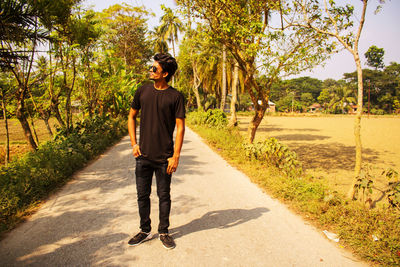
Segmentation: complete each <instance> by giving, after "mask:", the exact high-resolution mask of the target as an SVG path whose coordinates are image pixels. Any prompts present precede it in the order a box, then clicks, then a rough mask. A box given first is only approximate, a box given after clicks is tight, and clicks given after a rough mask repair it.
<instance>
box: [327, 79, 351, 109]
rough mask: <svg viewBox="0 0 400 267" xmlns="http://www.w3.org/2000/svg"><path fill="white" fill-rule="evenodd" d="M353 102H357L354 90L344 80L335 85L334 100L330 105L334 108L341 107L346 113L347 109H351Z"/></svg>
mask: <svg viewBox="0 0 400 267" xmlns="http://www.w3.org/2000/svg"><path fill="white" fill-rule="evenodd" d="M351 103H353V104H354V103H356V98H355V97H354V90H353V89H352V88H350V87H349V86H348V85H346V84H345V83H344V82H342V83H340V84H338V85H337V86H335V87H334V91H333V93H332V100H331V102H330V104H329V106H330V107H331V108H333V109H336V108H338V107H339V108H340V109H341V110H342V113H346V112H345V109H346V108H347V109H349V108H350V104H351Z"/></svg>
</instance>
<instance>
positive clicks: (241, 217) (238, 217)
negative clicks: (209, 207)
mask: <svg viewBox="0 0 400 267" xmlns="http://www.w3.org/2000/svg"><path fill="white" fill-rule="evenodd" d="M266 212H269V209H267V208H263V207H260V208H254V209H249V210H246V209H228V210H216V211H210V212H207V213H206V214H204V215H203V216H202V217H200V218H198V219H194V220H193V221H191V222H189V223H187V224H185V225H181V226H179V227H176V228H173V229H171V230H170V233H171V235H173V237H174V238H175V239H178V238H180V237H182V236H184V235H188V234H191V233H195V232H200V231H204V230H210V229H225V228H230V227H234V226H237V225H239V224H242V223H246V222H248V221H251V220H255V219H257V218H259V217H260V216H262V215H263V213H266Z"/></svg>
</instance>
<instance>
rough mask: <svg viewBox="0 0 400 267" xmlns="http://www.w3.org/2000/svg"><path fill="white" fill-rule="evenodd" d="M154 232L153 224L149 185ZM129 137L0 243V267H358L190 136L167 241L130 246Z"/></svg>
mask: <svg viewBox="0 0 400 267" xmlns="http://www.w3.org/2000/svg"><path fill="white" fill-rule="evenodd" d="M152 191H153V193H152V214H151V218H152V222H153V231H154V230H156V229H157V225H158V205H157V203H158V200H157V196H156V188H155V181H154V179H153V188H152ZM138 225H139V216H138V212H137V203H136V188H135V184H134V158H133V156H132V155H131V148H130V142H129V137H125V138H124V139H123V140H122V141H121V142H119V143H118V144H117V145H115V146H114V147H113V148H112V149H110V150H109V151H108V152H106V153H105V154H104V155H103V156H101V157H100V158H99V159H98V160H96V161H95V162H93V163H91V164H90V165H89V166H87V167H86V168H85V169H83V170H82V171H80V172H79V173H77V174H76V175H75V179H74V180H72V181H71V182H70V183H68V184H67V185H66V186H65V187H64V188H63V189H62V190H60V191H59V192H57V193H56V194H54V195H53V196H52V197H51V198H50V199H49V200H48V201H47V202H46V203H45V204H44V205H43V206H42V207H41V208H40V210H39V211H38V212H37V213H35V214H34V215H33V216H32V217H31V218H30V219H28V221H27V222H25V223H22V224H21V225H20V226H19V227H17V228H16V229H14V230H13V231H11V232H10V233H8V234H7V235H6V236H5V238H3V239H2V240H1V241H0V265H1V266H27V265H29V266H78V265H79V266H364V265H366V264H365V263H363V262H360V261H358V260H356V259H355V258H354V257H353V256H352V255H351V254H350V253H348V252H347V251H344V250H343V249H341V248H340V247H339V246H338V245H337V244H336V243H334V242H332V241H330V240H328V239H327V238H325V236H323V234H322V232H321V231H319V230H317V229H315V228H314V227H312V226H310V225H308V224H307V223H306V222H304V221H303V220H302V219H301V218H300V217H299V216H297V215H294V214H293V213H292V212H290V211H289V210H288V209H287V208H286V207H285V206H284V205H282V204H280V203H279V202H278V201H276V200H274V199H271V198H270V197H269V196H268V195H266V194H264V193H263V192H262V191H261V190H260V189H259V188H258V187H257V186H256V185H254V184H252V183H251V182H250V181H249V179H248V178H247V177H246V176H245V175H243V174H242V173H240V172H239V171H237V170H236V169H234V168H232V167H231V166H229V164H228V163H227V162H226V161H224V160H223V159H222V158H221V157H220V156H218V155H217V154H216V153H214V152H213V151H212V150H211V149H210V148H209V147H208V146H206V145H205V144H204V143H203V142H202V141H201V139H200V138H199V137H198V136H197V135H196V134H195V133H193V132H192V131H191V130H190V129H188V128H187V131H186V135H185V141H184V146H183V150H182V155H181V161H180V165H179V167H178V171H177V172H176V173H175V174H174V176H173V181H172V211H171V227H170V233H171V234H172V235H173V237H174V238H175V241H176V244H177V247H176V248H175V249H174V250H166V249H164V247H163V246H162V245H161V242H160V241H159V240H158V239H157V238H153V239H152V240H150V241H148V242H146V243H143V244H141V245H140V246H137V247H129V246H128V244H127V242H128V240H129V239H130V237H131V236H132V235H133V234H135V233H136V232H137V231H138Z"/></svg>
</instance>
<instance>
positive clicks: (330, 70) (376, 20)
mask: <svg viewBox="0 0 400 267" xmlns="http://www.w3.org/2000/svg"><path fill="white" fill-rule="evenodd" d="M354 1H355V0H351V1H343V0H338V1H336V2H337V3H338V4H339V3H340V2H354ZM122 2H125V3H127V4H130V5H132V6H145V7H146V9H148V10H151V11H152V12H153V13H154V14H155V15H156V16H155V17H150V18H149V20H148V24H149V29H153V27H155V26H158V25H159V23H160V17H161V15H162V11H161V8H160V6H161V4H164V5H165V6H167V7H170V8H172V9H175V8H176V5H175V1H174V0H164V1H162V0H85V1H84V3H83V5H84V6H85V7H89V6H91V7H92V8H93V9H94V10H95V11H101V10H103V9H105V8H108V7H109V6H111V5H114V4H117V3H122ZM356 2H357V3H358V2H361V1H356ZM377 2H378V0H370V1H369V4H368V9H367V14H366V20H365V24H364V28H363V31H362V34H361V38H360V44H359V54H360V58H361V62H362V66H363V68H368V66H367V65H366V64H365V63H366V59H365V57H364V53H365V52H366V51H367V50H368V48H369V47H370V46H372V45H375V46H377V47H379V48H383V49H384V50H385V55H384V63H385V65H389V63H390V62H397V63H400V0H386V3H385V4H384V5H383V8H382V10H381V11H380V12H379V13H378V14H376V15H375V14H374V11H375V8H376V3H377ZM355 6H361V4H357V5H356V4H355ZM360 13H361V11H360V10H357V8H356V14H358V18H359V17H360V16H359V15H360ZM356 21H357V20H356ZM355 70H356V66H355V63H354V59H353V56H352V55H351V54H350V52H348V51H347V50H343V51H341V52H339V53H338V54H335V55H333V56H332V57H331V58H330V59H329V60H327V61H325V63H324V65H323V66H317V67H315V68H314V69H313V70H311V71H306V72H303V73H300V74H299V75H297V76H294V77H302V76H310V77H313V78H317V79H320V80H325V79H327V78H333V79H335V80H338V79H341V78H343V74H344V73H348V72H353V71H355ZM294 77H293V78H294Z"/></svg>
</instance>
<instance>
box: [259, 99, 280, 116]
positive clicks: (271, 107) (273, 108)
mask: <svg viewBox="0 0 400 267" xmlns="http://www.w3.org/2000/svg"><path fill="white" fill-rule="evenodd" d="M258 104H259V105H262V101H261V100H258ZM275 111H276V105H275V103H274V102H272V101H269V100H268V108H267V110H266V112H268V113H273V112H275Z"/></svg>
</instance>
